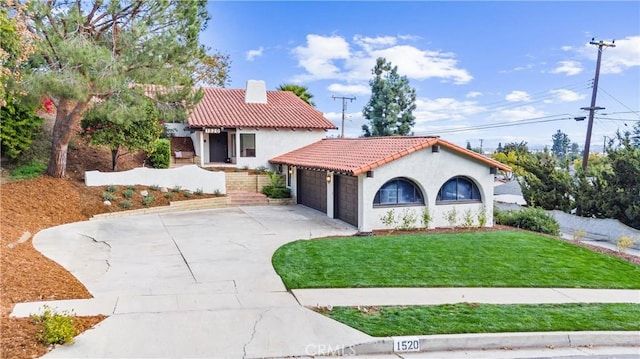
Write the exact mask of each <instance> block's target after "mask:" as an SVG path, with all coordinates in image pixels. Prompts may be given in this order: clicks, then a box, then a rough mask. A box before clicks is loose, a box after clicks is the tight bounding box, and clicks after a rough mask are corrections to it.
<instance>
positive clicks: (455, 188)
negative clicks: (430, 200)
mask: <svg viewBox="0 0 640 359" xmlns="http://www.w3.org/2000/svg"><path fill="white" fill-rule="evenodd" d="M452 201H455V202H481V201H482V198H480V191H479V190H478V186H476V184H475V183H473V182H472V181H471V180H469V179H467V178H465V177H453V178H452V179H450V180H448V181H447V182H446V183H445V184H444V185H443V186H442V187H440V190H439V191H438V196H437V197H436V203H437V202H452Z"/></svg>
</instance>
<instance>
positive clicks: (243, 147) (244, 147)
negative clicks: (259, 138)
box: [240, 133, 256, 157]
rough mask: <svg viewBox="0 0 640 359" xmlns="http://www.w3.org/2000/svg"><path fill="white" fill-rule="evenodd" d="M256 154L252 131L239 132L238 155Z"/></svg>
mask: <svg viewBox="0 0 640 359" xmlns="http://www.w3.org/2000/svg"><path fill="white" fill-rule="evenodd" d="M255 156H256V135H255V134H254V133H241V134H240V157H255Z"/></svg>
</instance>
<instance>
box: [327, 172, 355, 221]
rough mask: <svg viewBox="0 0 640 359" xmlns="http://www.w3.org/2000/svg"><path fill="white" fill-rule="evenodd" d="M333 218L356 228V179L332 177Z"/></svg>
mask: <svg viewBox="0 0 640 359" xmlns="http://www.w3.org/2000/svg"><path fill="white" fill-rule="evenodd" d="M333 179H334V181H335V182H334V186H335V187H334V191H333V193H334V201H333V204H334V207H333V211H334V212H333V213H334V218H338V219H340V220H343V221H345V222H347V223H349V224H352V225H354V226H356V227H357V226H358V178H357V177H352V176H334V177H333Z"/></svg>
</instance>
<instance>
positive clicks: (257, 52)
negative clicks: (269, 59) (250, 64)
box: [245, 46, 264, 61]
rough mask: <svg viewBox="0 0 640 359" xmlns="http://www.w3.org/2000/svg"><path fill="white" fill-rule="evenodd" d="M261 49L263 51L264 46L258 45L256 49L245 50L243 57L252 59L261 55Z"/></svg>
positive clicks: (248, 59)
mask: <svg viewBox="0 0 640 359" xmlns="http://www.w3.org/2000/svg"><path fill="white" fill-rule="evenodd" d="M262 51H264V48H263V47H262V46H260V47H259V48H258V49H257V50H249V51H247V54H246V55H245V58H246V59H247V61H253V59H255V58H256V57H260V56H262Z"/></svg>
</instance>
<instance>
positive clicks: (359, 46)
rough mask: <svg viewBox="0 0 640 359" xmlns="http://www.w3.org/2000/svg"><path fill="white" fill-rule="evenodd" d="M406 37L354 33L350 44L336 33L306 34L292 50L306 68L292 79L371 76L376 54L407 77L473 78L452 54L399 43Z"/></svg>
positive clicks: (358, 79) (461, 80) (460, 81)
mask: <svg viewBox="0 0 640 359" xmlns="http://www.w3.org/2000/svg"><path fill="white" fill-rule="evenodd" d="M406 39H410V36H409V35H403V36H402V37H400V36H397V37H394V36H378V37H366V36H362V35H356V36H354V37H353V39H352V42H353V43H352V44H350V43H349V42H347V40H346V39H345V38H343V37H341V36H337V35H332V36H322V35H316V34H309V35H307V43H306V45H304V46H298V47H296V48H294V49H293V51H292V53H293V55H294V57H295V58H296V59H297V60H298V65H299V66H300V67H302V68H304V69H305V70H306V73H304V74H299V75H297V76H295V77H294V80H293V81H298V82H300V81H311V80H322V79H340V80H347V81H350V82H352V83H355V82H364V81H367V80H369V79H370V78H371V69H372V68H373V67H374V65H375V60H376V58H378V57H384V58H386V59H387V60H388V61H390V62H391V63H392V64H393V65H394V66H397V67H398V73H399V74H400V75H402V76H407V77H408V78H409V79H417V80H424V79H429V78H439V79H442V80H444V81H450V82H453V83H455V84H465V83H468V82H470V81H471V80H472V79H473V76H471V75H470V74H469V72H468V71H467V70H465V69H462V68H460V67H459V66H458V60H456V59H455V55H454V54H452V53H447V52H442V51H431V50H422V49H419V48H417V47H414V46H410V45H403V44H399V43H398V42H399V41H406ZM411 39H413V38H411Z"/></svg>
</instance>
